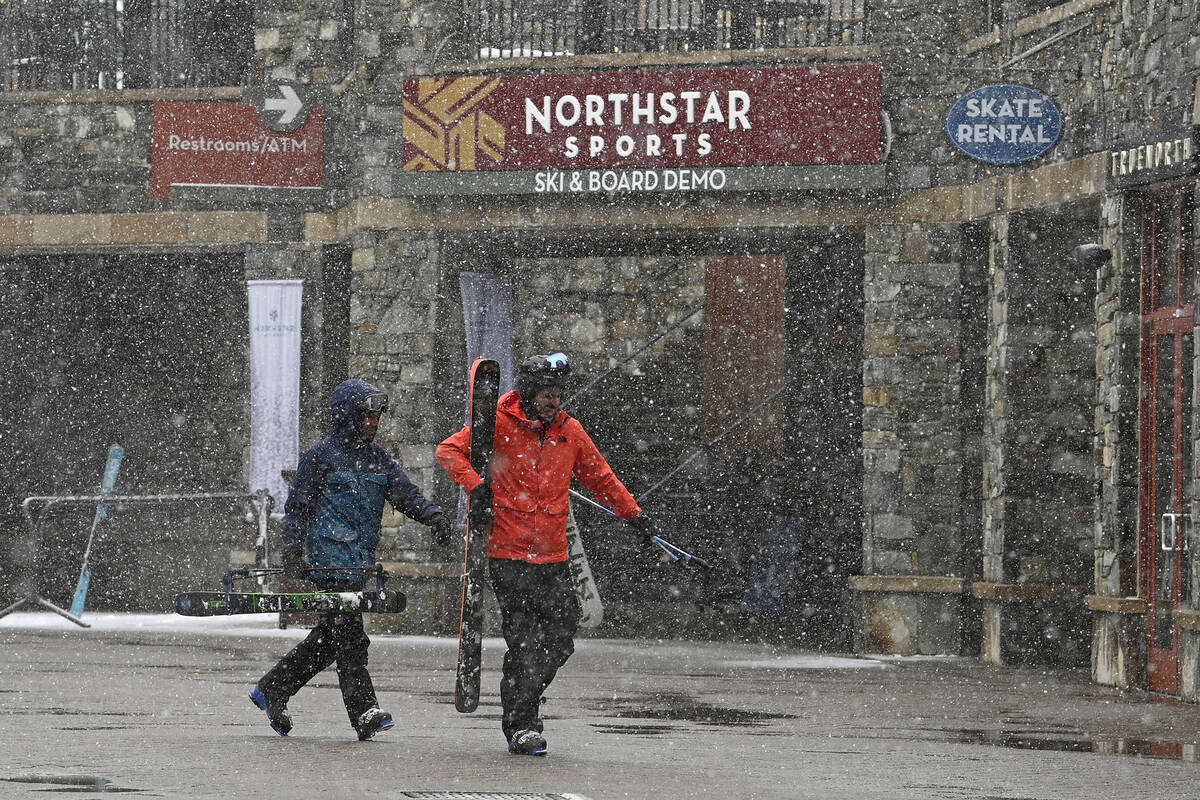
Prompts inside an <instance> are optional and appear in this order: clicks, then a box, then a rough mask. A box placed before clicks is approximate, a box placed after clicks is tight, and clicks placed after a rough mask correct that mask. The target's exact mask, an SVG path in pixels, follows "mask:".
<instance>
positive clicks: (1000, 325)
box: [980, 214, 1009, 664]
mask: <svg viewBox="0 0 1200 800" xmlns="http://www.w3.org/2000/svg"><path fill="white" fill-rule="evenodd" d="M990 224H991V230H990V234H991V235H990V244H989V248H988V265H989V269H988V272H989V276H990V280H989V282H988V356H987V377H986V383H985V390H984V406H983V579H984V580H985V581H987V582H989V583H1004V582H1005V576H1004V457H1005V451H1006V447H1005V445H1006V442H1007V437H1008V384H1007V378H1008V262H1009V249H1008V216H1007V215H1005V214H997V215H995V216H993V217H992V218H991V220H990ZM1001 624H1002V620H1001V605H1000V603H999V602H996V601H988V600H985V601H984V602H983V608H982V620H981V625H982V641H981V644H980V651H981V652H980V656H981V657H982V658H983V660H984V661H986V662H988V663H990V664H999V663H1001V657H1000V629H1001V628H1000V626H1001Z"/></svg>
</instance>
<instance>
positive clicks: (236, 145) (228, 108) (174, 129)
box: [150, 103, 325, 200]
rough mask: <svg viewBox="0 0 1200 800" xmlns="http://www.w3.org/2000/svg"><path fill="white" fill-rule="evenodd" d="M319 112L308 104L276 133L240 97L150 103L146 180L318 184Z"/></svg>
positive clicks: (156, 188)
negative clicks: (290, 128) (291, 126)
mask: <svg viewBox="0 0 1200 800" xmlns="http://www.w3.org/2000/svg"><path fill="white" fill-rule="evenodd" d="M324 134H325V112H324V109H323V108H322V107H321V106H314V107H313V108H312V110H311V111H310V113H309V117H308V121H307V122H306V123H304V125H303V127H301V128H300V129H299V130H297V131H294V132H292V133H277V132H276V131H272V130H270V129H269V128H267V127H265V126H264V125H263V124H262V122H260V121H259V118H258V112H257V110H256V109H255V107H254V106H253V105H249V104H246V103H155V104H154V112H153V142H152V151H151V155H152V157H151V166H150V176H151V178H150V182H151V185H152V189H153V194H154V197H155V198H156V199H158V200H166V199H168V197H169V195H170V191H171V187H172V186H262V187H281V188H320V187H321V185H322V181H323V175H322V163H323V156H322V148H323V139H324Z"/></svg>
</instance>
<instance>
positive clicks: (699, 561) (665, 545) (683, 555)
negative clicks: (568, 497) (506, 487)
mask: <svg viewBox="0 0 1200 800" xmlns="http://www.w3.org/2000/svg"><path fill="white" fill-rule="evenodd" d="M567 491H569V492H570V493H571V494H572V495H574V496H575V497H578V498H579V499H580V500H582V501H583V502H585V503H587V504H588V505H590V506H593V507H594V508H598V509H600V510H601V511H603V512H604V513H605V514H608V515H609V516H610V517H614V518H616V519H620V518H619V517H617V512H615V511H613V510H612V509H611V508H609V507H608V506H602V505H600V504H599V503H597V502H596V501H595V500H593V499H592V498H590V497H588V496H587V495H585V494H580V493H579V492H577V491H575V490H574V489H568V490H567ZM649 538H650V541H651V542H653V543H654V544H655V545H657V546H658V547H659V548H661V549H662V551H663V552H664V553H666V554H667V556H669V557H670V559H671V560H672V561H679V560H681V559H682V560H683V561H684V562H685V563H691V562H693V561H694V562H696V566H698V567H703V568H704V569H712V568H713V567H712V564H709V563H708V562H707V561H705V560H704V559H703V558H701V557H700V556H694V555H692V554H691V553H689V552H688V551H686V550H684V549H683V548H681V547H676V546H675V545H673V544H671V543H670V542H668V541H667V540H666V539H664V538H662V537H661V536H657V535H655V534H651V535H650V537H649Z"/></svg>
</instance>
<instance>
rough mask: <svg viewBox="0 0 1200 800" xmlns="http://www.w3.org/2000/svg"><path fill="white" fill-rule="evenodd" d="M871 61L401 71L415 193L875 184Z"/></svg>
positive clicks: (878, 175) (409, 181)
mask: <svg viewBox="0 0 1200 800" xmlns="http://www.w3.org/2000/svg"><path fill="white" fill-rule="evenodd" d="M881 83H882V80H881V74H880V70H879V68H878V67H877V66H874V65H841V66H825V67H798V68H787V67H780V68H754V67H746V68H730V69H679V70H654V71H643V72H589V73H562V74H536V75H533V74H530V75H483V76H461V77H440V78H409V79H408V80H406V81H405V86H404V143H403V162H404V172H405V179H404V181H403V188H402V191H406V192H408V193H411V194H580V193H590V192H606V193H614V192H615V193H630V192H661V191H667V192H689V191H728V190H735V191H753V190H760V189H763V190H773V189H828V188H845V187H851V186H854V187H869V186H878V185H881V183H882V177H883V172H882V164H881V163H880V161H881V158H882V153H881V150H882V147H881V139H882V136H881V128H882V104H881V99H880V87H881Z"/></svg>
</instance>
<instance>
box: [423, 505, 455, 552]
mask: <svg viewBox="0 0 1200 800" xmlns="http://www.w3.org/2000/svg"><path fill="white" fill-rule="evenodd" d="M425 524H426V525H428V526H429V530H430V531H431V532H432V533H433V542H434V544H437V545H441V546H443V547H445V546H446V545H448V544H450V520H448V519H446V515H445V514H443V513H442V512H440V511H439V512H438V513H436V514H434V515H433V516H432V517H430V518H429V519H427V520H425Z"/></svg>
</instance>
